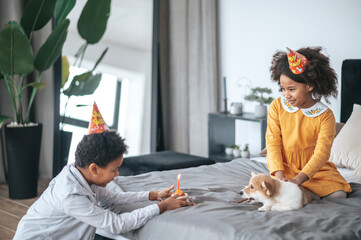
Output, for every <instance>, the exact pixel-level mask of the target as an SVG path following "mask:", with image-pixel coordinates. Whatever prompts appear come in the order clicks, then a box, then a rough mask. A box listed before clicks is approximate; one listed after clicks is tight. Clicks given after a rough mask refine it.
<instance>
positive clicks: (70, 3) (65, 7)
mask: <svg viewBox="0 0 361 240" xmlns="http://www.w3.org/2000/svg"><path fill="white" fill-rule="evenodd" d="M75 2H76V0H57V1H56V4H55V10H54V16H55V21H56V22H57V23H58V24H60V23H61V22H62V21H63V20H64V19H65V18H66V17H67V16H68V14H69V13H70V11H71V10H72V9H73V7H74V6H75Z"/></svg>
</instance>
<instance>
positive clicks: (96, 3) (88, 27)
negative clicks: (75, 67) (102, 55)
mask: <svg viewBox="0 0 361 240" xmlns="http://www.w3.org/2000/svg"><path fill="white" fill-rule="evenodd" d="M109 15H110V0H101V1H100V0H88V2H87V3H86V4H85V6H84V8H83V11H82V13H81V15H80V18H79V20H78V32H79V34H80V36H81V37H82V38H83V39H85V41H87V43H89V44H94V43H97V42H99V40H100V39H101V38H102V36H103V34H104V32H105V29H106V27H107V22H108V18H109Z"/></svg>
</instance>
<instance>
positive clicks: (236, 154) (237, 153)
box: [233, 149, 241, 157]
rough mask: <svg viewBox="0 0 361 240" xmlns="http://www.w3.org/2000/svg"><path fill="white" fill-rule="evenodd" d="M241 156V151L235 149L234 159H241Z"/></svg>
mask: <svg viewBox="0 0 361 240" xmlns="http://www.w3.org/2000/svg"><path fill="white" fill-rule="evenodd" d="M240 155H241V150H239V149H233V156H234V157H239V156H240Z"/></svg>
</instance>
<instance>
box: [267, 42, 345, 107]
mask: <svg viewBox="0 0 361 240" xmlns="http://www.w3.org/2000/svg"><path fill="white" fill-rule="evenodd" d="M321 50H322V47H306V48H301V49H299V50H297V51H296V52H298V53H301V54H302V55H304V56H305V57H306V58H307V59H308V63H307V64H306V66H305V70H304V72H303V73H301V74H293V73H292V72H291V70H290V68H289V65H288V58H287V53H286V52H283V51H277V52H276V53H275V54H274V55H273V59H272V65H271V67H270V72H271V79H272V81H275V82H277V83H278V84H279V85H280V77H281V75H282V74H284V75H286V76H287V77H289V78H291V79H292V80H293V81H295V82H299V83H305V84H307V85H309V86H312V87H314V88H313V90H312V95H313V97H314V98H315V99H317V100H320V99H321V98H322V97H324V98H325V100H326V102H327V103H330V102H329V97H330V96H333V97H335V98H336V97H337V85H338V82H337V74H336V73H335V71H334V70H333V69H332V68H331V66H330V59H329V57H327V56H325V55H324V54H322V53H321Z"/></svg>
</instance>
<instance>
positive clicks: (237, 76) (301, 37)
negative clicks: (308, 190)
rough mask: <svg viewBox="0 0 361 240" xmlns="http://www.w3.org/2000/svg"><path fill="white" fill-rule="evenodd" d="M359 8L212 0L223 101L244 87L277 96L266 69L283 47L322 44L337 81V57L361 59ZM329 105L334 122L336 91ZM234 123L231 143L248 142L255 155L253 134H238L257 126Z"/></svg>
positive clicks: (322, 1)
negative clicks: (224, 84)
mask: <svg viewBox="0 0 361 240" xmlns="http://www.w3.org/2000/svg"><path fill="white" fill-rule="evenodd" d="M360 9H361V1H359V0H348V1H339V0H319V1H312V0H305V1H302V3H300V2H299V1H286V0H278V1H268V0H255V1H246V0H222V1H218V10H219V13H218V14H219V15H218V24H219V63H220V76H219V79H221V77H222V76H226V77H227V95H228V103H229V104H230V103H231V102H236V101H243V96H244V95H245V94H246V93H247V92H249V88H248V87H245V86H247V85H252V86H253V87H257V86H262V87H270V88H271V89H272V90H273V97H278V96H280V93H279V92H278V86H277V85H276V84H275V83H272V82H271V81H270V73H269V67H270V63H271V59H272V55H273V54H274V52H275V51H276V50H285V47H286V46H287V47H289V48H291V49H295V50H296V49H298V48H300V47H304V46H322V47H324V52H325V53H326V54H327V55H329V57H330V59H331V65H332V67H333V68H334V69H335V71H336V73H337V75H338V76H339V79H340V77H341V66H342V61H343V60H345V59H356V58H361V44H360V43H361V28H360V22H361V14H360ZM249 82H251V84H249ZM339 83H340V82H339ZM339 85H340V84H339ZM253 107H254V103H245V108H244V111H247V112H251V111H253ZM329 107H330V108H331V109H332V110H333V112H334V114H335V117H336V121H339V120H340V95H339V96H338V98H337V99H332V100H331V105H329ZM237 126H238V129H237V130H236V136H238V137H236V143H241V144H244V143H245V142H246V141H248V142H249V143H250V147H251V152H252V153H258V151H259V148H260V147H259V141H260V137H258V134H257V136H255V137H254V139H253V138H252V141H250V140H249V139H247V140H244V138H242V134H245V133H246V134H247V135H252V134H250V132H251V133H253V132H258V126H257V124H252V123H249V125H247V123H244V122H242V124H240V123H238V124H237Z"/></svg>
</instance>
